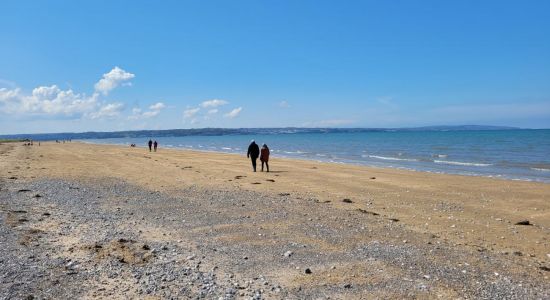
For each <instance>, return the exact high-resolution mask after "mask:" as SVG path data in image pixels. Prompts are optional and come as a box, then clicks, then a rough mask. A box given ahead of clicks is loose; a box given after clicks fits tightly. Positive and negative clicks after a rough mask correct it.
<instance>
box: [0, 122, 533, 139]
mask: <svg viewBox="0 0 550 300" xmlns="http://www.w3.org/2000/svg"><path fill="white" fill-rule="evenodd" d="M486 130H536V129H528V128H518V127H509V126H489V125H457V126H448V125H441V126H423V127H403V128H307V127H284V128H196V129H164V130H127V131H112V132H107V131H106V132H96V131H88V132H60V133H32V134H5V135H0V139H32V140H37V141H39V140H68V139H109V138H140V137H180V136H219V135H253V134H296V133H357V132H377V131H486Z"/></svg>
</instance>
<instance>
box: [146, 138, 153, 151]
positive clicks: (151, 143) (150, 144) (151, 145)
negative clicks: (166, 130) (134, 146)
mask: <svg viewBox="0 0 550 300" xmlns="http://www.w3.org/2000/svg"><path fill="white" fill-rule="evenodd" d="M147 144H148V145H149V152H151V147H153V141H151V140H149V143H147Z"/></svg>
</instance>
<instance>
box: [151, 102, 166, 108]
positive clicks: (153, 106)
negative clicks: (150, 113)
mask: <svg viewBox="0 0 550 300" xmlns="http://www.w3.org/2000/svg"><path fill="white" fill-rule="evenodd" d="M165 107H166V105H164V103H162V102H157V103H155V104H153V105H151V106H149V109H150V110H161V109H163V108H165Z"/></svg>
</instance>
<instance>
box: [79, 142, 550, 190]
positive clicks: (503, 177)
mask: <svg viewBox="0 0 550 300" xmlns="http://www.w3.org/2000/svg"><path fill="white" fill-rule="evenodd" d="M73 142H76V143H83V144H90V145H111V146H121V147H123V146H129V144H123V143H98V142H89V141H87V140H74V141H73ZM136 148H140V149H141V148H143V149H147V147H146V146H140V145H137V146H136ZM162 149H168V150H176V151H195V152H200V153H219V154H231V155H242V153H241V154H239V153H236V152H227V151H223V150H206V149H205V150H202V149H195V148H186V147H176V146H163V147H162ZM272 157H274V158H276V159H285V160H286V159H289V160H299V161H308V162H317V163H328V164H335V165H349V166H359V167H365V168H374V169H391V170H401V171H410V172H421V173H429V174H442V175H457V176H468V177H482V178H490V179H497V180H511V181H525V182H537V183H544V184H550V179H540V178H539V179H531V178H525V177H514V176H513V175H502V174H497V175H485V174H480V173H468V172H447V171H431V170H423V169H415V168H409V167H401V166H377V165H371V164H369V163H367V162H365V163H362V162H359V161H357V162H350V161H341V162H339V161H327V160H320V159H313V158H304V157H293V156H284V155H280V154H279V153H277V154H274V153H272ZM434 163H438V162H437V161H436V160H434ZM441 164H448V165H453V163H447V162H445V163H441ZM472 165H475V164H474V163H472ZM530 169H531V170H534V171H538V172H550V170H547V169H540V168H530Z"/></svg>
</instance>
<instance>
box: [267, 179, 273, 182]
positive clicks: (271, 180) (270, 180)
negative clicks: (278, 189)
mask: <svg viewBox="0 0 550 300" xmlns="http://www.w3.org/2000/svg"><path fill="white" fill-rule="evenodd" d="M265 181H269V182H275V180H273V179H266V180H265Z"/></svg>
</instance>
